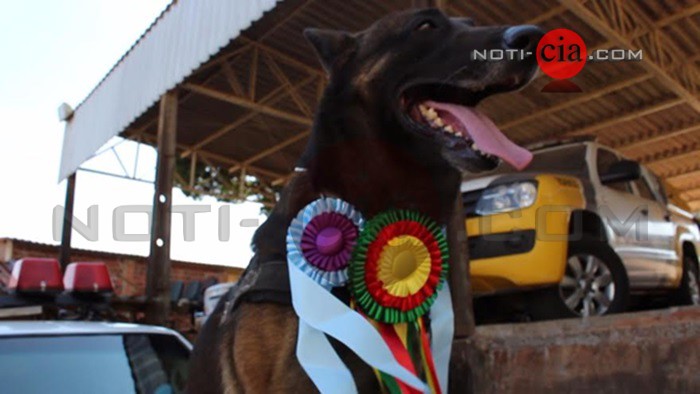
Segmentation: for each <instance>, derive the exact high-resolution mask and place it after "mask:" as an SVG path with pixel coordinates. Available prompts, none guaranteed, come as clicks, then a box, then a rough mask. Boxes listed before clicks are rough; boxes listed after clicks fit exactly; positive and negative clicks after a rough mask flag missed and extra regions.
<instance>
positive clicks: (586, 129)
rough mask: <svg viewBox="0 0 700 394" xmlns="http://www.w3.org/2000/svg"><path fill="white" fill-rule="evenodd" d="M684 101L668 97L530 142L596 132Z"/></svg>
mask: <svg viewBox="0 0 700 394" xmlns="http://www.w3.org/2000/svg"><path fill="white" fill-rule="evenodd" d="M683 102H684V100H683V99H681V98H671V99H666V100H663V101H660V102H657V103H655V104H651V105H648V106H646V107H642V108H638V109H635V110H633V111H630V112H626V113H623V114H615V115H613V116H611V117H609V118H608V119H606V120H603V121H600V122H595V123H591V124H589V125H585V126H583V127H581V128H578V129H575V130H571V131H564V132H561V133H553V134H551V135H548V136H545V137H538V138H537V139H536V140H533V141H530V142H536V141H539V140H542V139H543V138H545V139H546V138H556V137H559V136H561V135H565V136H567V137H572V136H577V135H585V134H591V133H594V132H596V131H598V130H601V129H604V128H606V127H612V126H615V125H618V124H620V123H624V122H628V121H630V120H633V119H635V118H638V117H641V116H647V115H651V114H653V113H656V112H659V111H663V110H666V109H669V108H672V107H675V106H677V105H679V104H682V103H683Z"/></svg>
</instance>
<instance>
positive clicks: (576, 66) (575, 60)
mask: <svg viewBox="0 0 700 394" xmlns="http://www.w3.org/2000/svg"><path fill="white" fill-rule="evenodd" d="M536 56H537V64H539V66H540V68H541V69H542V72H544V73H545V74H547V75H549V76H550V77H552V78H554V79H569V78H572V77H573V76H575V75H576V74H578V73H579V72H581V70H582V69H583V66H584V65H585V64H586V58H587V52H586V44H585V43H584V42H583V39H582V38H581V36H579V35H578V34H576V32H573V31H571V30H569V29H555V30H551V31H549V32H548V33H547V34H545V35H544V37H542V39H541V40H540V42H539V44H537V54H536Z"/></svg>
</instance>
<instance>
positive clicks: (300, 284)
mask: <svg viewBox="0 0 700 394" xmlns="http://www.w3.org/2000/svg"><path fill="white" fill-rule="evenodd" d="M288 266H289V281H290V286H291V291H292V305H293V307H294V311H295V312H296V313H297V315H298V316H299V320H300V326H301V324H302V322H304V323H305V324H308V325H309V326H310V328H312V329H315V330H318V331H319V333H318V335H315V334H314V335H313V336H311V337H309V336H307V333H308V332H309V331H310V330H306V329H304V330H303V331H300V335H302V333H303V336H304V338H300V339H301V340H300V341H299V342H298V343H297V357H299V353H300V352H301V353H302V358H304V357H306V360H317V361H316V363H314V365H308V369H307V366H306V365H304V362H303V361H302V358H300V359H299V361H300V362H301V363H302V367H303V368H304V370H305V371H306V372H307V373H308V374H309V377H310V378H311V380H312V381H313V382H314V384H316V387H317V388H318V389H319V390H320V391H321V392H325V391H324V388H326V387H328V384H329V382H328V381H327V378H326V376H324V375H325V374H328V370H326V371H322V370H321V369H319V368H317V367H316V366H317V363H318V360H323V357H324V354H325V353H326V352H327V350H323V349H328V348H329V347H331V345H330V343H328V344H327V346H326V345H325V344H323V345H319V346H318V347H316V346H310V345H309V344H308V343H307V339H309V338H313V340H314V341H315V342H316V341H317V342H323V341H325V342H328V339H327V338H325V336H324V335H323V334H324V333H325V334H328V335H330V336H332V337H333V338H335V339H337V340H338V341H340V342H341V343H343V344H344V345H345V346H347V347H348V348H350V349H351V350H352V351H353V352H355V354H357V356H358V357H360V358H361V359H362V360H363V361H364V362H365V363H367V364H369V365H370V366H371V367H373V368H376V369H378V370H380V371H382V372H384V373H386V374H388V375H391V376H393V377H395V378H397V379H399V380H401V381H402V382H404V383H406V384H408V385H409V386H411V387H413V388H415V389H417V390H420V391H425V390H426V389H427V386H426V384H425V383H424V382H422V381H421V380H420V379H419V378H418V377H416V376H415V375H414V374H413V373H411V372H410V371H408V370H407V369H406V368H404V367H403V366H401V365H400V364H399V363H398V362H396V359H395V358H394V356H393V354H392V353H391V350H390V349H389V347H388V346H387V344H386V343H385V342H384V340H383V339H382V337H381V336H380V335H379V333H378V332H377V330H376V329H375V328H374V327H373V326H372V325H371V324H370V323H369V322H368V321H367V320H365V318H364V317H362V315H360V314H359V313H357V312H356V311H354V310H352V309H350V308H349V307H348V306H347V305H345V304H343V303H342V302H341V301H340V300H338V299H337V298H336V297H334V296H333V295H331V294H330V292H329V290H328V289H326V288H324V287H322V286H321V285H319V284H318V283H317V282H315V281H314V280H312V279H311V278H309V277H308V276H307V275H306V274H305V273H304V272H303V271H301V269H300V268H299V267H297V266H296V265H294V264H293V263H291V262H290V263H289V264H288ZM448 294H449V293H448ZM321 337H323V338H321ZM302 341H303V342H302ZM301 346H304V347H307V348H308V349H300V347H301ZM331 350H332V348H331ZM309 352H323V353H315V354H313V355H310V354H309ZM332 354H333V356H331V355H330V354H325V357H326V360H327V362H326V365H327V367H328V368H329V369H333V370H335V371H336V372H335V373H334V375H336V376H339V377H341V378H342V377H343V376H347V375H346V373H345V372H339V371H337V370H338V369H340V368H341V367H340V366H339V365H337V364H335V363H334V362H333V359H334V358H337V360H340V359H339V358H338V356H337V354H335V351H332ZM341 364H342V361H341ZM342 368H344V369H345V370H347V366H345V365H344V364H343V365H342ZM312 373H313V375H312ZM340 384H343V385H346V386H347V382H345V383H343V382H336V386H335V387H336V388H337V386H338V385H340ZM353 385H354V382H353ZM355 390H357V389H356V388H355ZM332 391H333V392H335V388H334V389H333V390H332Z"/></svg>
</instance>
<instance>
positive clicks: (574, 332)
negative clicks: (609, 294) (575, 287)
mask: <svg viewBox="0 0 700 394" xmlns="http://www.w3.org/2000/svg"><path fill="white" fill-rule="evenodd" d="M699 349H700V308H698V307H684V308H671V309H665V310H658V311H648V312H637V313H626V314H620V315H611V316H604V317H595V318H590V319H567V320H557V321H549V322H541V323H527V324H504V325H496V326H480V327H477V330H476V335H475V336H474V337H473V338H470V339H468V340H462V341H457V342H455V344H454V347H453V361H458V362H459V361H461V362H462V364H461V365H454V364H453V370H452V375H453V382H452V383H453V386H452V389H453V390H450V392H465V393H466V392H473V393H484V394H488V393H494V394H495V393H498V394H508V393H513V394H519V393H586V394H587V393H615V394H617V393H700V374H698V366H700V350H699ZM456 364H457V363H456ZM467 365H469V366H470V368H469V367H467Z"/></svg>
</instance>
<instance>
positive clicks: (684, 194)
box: [680, 187, 700, 200]
mask: <svg viewBox="0 0 700 394" xmlns="http://www.w3.org/2000/svg"><path fill="white" fill-rule="evenodd" d="M680 195H681V198H691V197H690V196H700V187H696V188H695V189H689V190H682V191H681V193H680ZM698 199H699V200H700V197H698Z"/></svg>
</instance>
